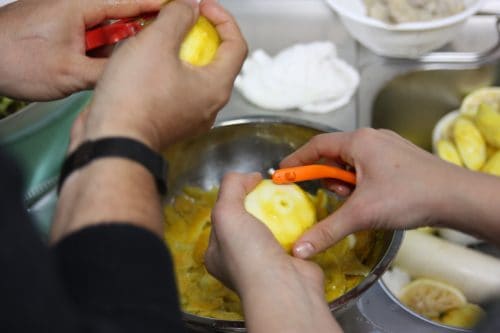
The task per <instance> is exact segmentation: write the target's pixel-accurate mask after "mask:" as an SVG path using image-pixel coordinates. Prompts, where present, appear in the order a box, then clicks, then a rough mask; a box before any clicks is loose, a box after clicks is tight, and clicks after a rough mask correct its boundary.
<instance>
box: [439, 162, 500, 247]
mask: <svg viewBox="0 0 500 333" xmlns="http://www.w3.org/2000/svg"><path fill="white" fill-rule="evenodd" d="M443 181H444V183H443V184H442V190H441V191H440V193H439V198H438V200H437V201H436V204H435V206H434V210H435V211H437V212H438V216H440V217H441V220H442V222H440V224H443V225H444V226H446V227H450V228H455V229H460V230H463V231H465V232H468V233H471V234H474V235H477V236H479V237H480V238H483V239H486V240H489V241H492V242H494V243H496V244H500V178H498V177H495V176H491V175H486V174H483V173H479V172H471V171H468V170H465V169H461V168H453V169H450V170H449V176H448V177H446V178H444V179H443Z"/></svg>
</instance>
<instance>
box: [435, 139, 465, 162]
mask: <svg viewBox="0 0 500 333" xmlns="http://www.w3.org/2000/svg"><path fill="white" fill-rule="evenodd" d="M436 149H437V153H438V155H439V157H441V159H443V160H445V161H447V162H450V163H453V164H456V165H458V166H462V165H463V164H462V159H461V158H460V155H459V154H458V151H457V148H456V147H455V145H454V144H453V142H451V141H450V140H446V139H442V140H439V141H438V142H437V144H436Z"/></svg>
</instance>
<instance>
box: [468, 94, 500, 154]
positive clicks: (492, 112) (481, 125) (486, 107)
mask: <svg viewBox="0 0 500 333" xmlns="http://www.w3.org/2000/svg"><path fill="white" fill-rule="evenodd" d="M474 119H475V122H476V126H477V128H478V129H479V131H480V132H481V134H482V135H483V137H484V139H485V140H486V142H487V143H488V144H489V145H491V146H493V147H495V148H500V112H498V108H497V107H496V106H491V105H490V104H484V103H483V104H481V105H479V109H478V110H477V113H476V117H475V118H474Z"/></svg>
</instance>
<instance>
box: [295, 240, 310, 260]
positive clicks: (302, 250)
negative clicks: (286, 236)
mask: <svg viewBox="0 0 500 333" xmlns="http://www.w3.org/2000/svg"><path fill="white" fill-rule="evenodd" d="M313 253H314V246H313V245H312V244H311V243H309V242H304V243H299V244H297V245H295V248H294V249H293V255H294V256H295V257H297V258H300V259H307V258H309V257H310V256H311V255H312V254H313Z"/></svg>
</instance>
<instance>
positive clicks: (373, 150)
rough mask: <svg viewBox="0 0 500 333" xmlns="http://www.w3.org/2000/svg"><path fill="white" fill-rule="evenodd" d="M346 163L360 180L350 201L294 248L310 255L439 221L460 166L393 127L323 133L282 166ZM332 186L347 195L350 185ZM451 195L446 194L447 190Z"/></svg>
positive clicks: (306, 255)
mask: <svg viewBox="0 0 500 333" xmlns="http://www.w3.org/2000/svg"><path fill="white" fill-rule="evenodd" d="M321 159H325V160H326V162H327V163H333V164H340V165H342V164H344V165H345V164H347V165H350V166H352V167H354V168H355V169H356V180H357V185H356V188H355V190H354V191H353V192H352V194H351V195H350V196H349V197H348V199H347V200H346V202H345V204H344V205H343V206H342V207H341V208H340V209H339V210H337V211H336V212H334V213H333V214H332V215H330V216H329V217H327V218H326V219H324V220H323V221H321V222H320V223H318V224H317V225H315V226H314V227H313V228H311V229H310V230H309V231H308V232H306V233H305V234H304V235H303V236H302V237H301V238H300V239H299V240H298V241H297V242H296V244H295V246H294V249H293V253H294V255H295V256H297V257H300V258H308V257H310V256H312V255H314V254H315V253H318V252H321V251H323V250H325V249H326V248H328V247H330V246H331V245H333V244H334V243H336V242H337V241H339V240H340V239H342V238H343V237H345V236H347V235H349V234H351V233H353V232H356V231H359V230H369V229H405V228H414V227H419V226H423V225H433V224H437V223H440V219H442V218H443V217H444V216H445V215H446V214H444V213H445V212H444V211H443V210H444V209H445V207H446V205H445V204H442V203H443V194H444V190H445V188H447V187H449V184H450V182H453V181H450V176H451V175H452V174H454V173H455V174H456V173H458V174H460V175H462V174H463V172H464V171H463V170H462V169H461V168H458V167H455V166H453V165H450V164H449V163H446V162H444V161H441V160H440V159H438V158H436V157H435V156H433V155H432V154H429V153H428V152H426V151H424V150H422V149H420V148H418V147H417V146H415V145H413V144H412V143H410V142H409V141H407V140H405V139H403V138H401V137H400V136H398V135H397V134H396V133H394V132H391V131H388V130H375V129H367V128H365V129H360V130H357V131H354V132H350V133H347V132H344V133H342V132H338V133H330V134H322V135H319V136H317V137H315V138H313V139H312V140H311V141H310V142H309V143H307V144H306V145H304V146H303V147H302V148H300V149H299V150H297V151H296V152H294V153H293V154H291V155H290V156H288V157H287V158H285V159H284V160H283V161H282V163H281V167H292V166H298V165H306V164H311V163H316V162H318V161H319V160H321ZM333 185H334V186H332V187H331V189H332V190H334V191H336V192H340V193H341V194H345V193H347V192H348V191H346V188H345V186H340V187H339V184H338V183H334V184H333ZM444 196H446V195H444Z"/></svg>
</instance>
